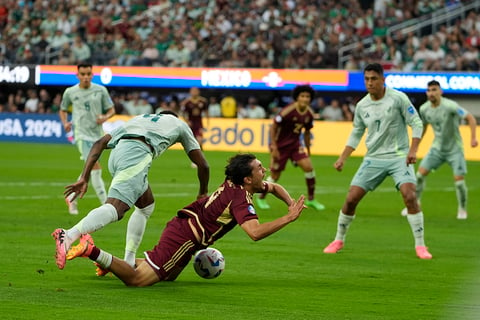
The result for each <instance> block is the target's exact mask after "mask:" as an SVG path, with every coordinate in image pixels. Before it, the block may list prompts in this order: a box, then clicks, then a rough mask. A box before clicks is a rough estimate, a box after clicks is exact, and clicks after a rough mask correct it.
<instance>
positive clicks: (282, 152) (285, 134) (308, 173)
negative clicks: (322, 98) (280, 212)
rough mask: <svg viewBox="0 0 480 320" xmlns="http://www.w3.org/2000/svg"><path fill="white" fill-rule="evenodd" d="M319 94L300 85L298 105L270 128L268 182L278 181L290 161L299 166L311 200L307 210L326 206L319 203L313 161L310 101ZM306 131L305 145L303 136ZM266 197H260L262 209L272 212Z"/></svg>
mask: <svg viewBox="0 0 480 320" xmlns="http://www.w3.org/2000/svg"><path fill="white" fill-rule="evenodd" d="M314 95H315V91H314V90H313V88H312V87H311V86H309V85H299V86H296V87H295V88H294V89H293V92H292V97H293V100H294V102H293V103H292V104H290V105H288V106H286V107H284V108H283V109H282V110H281V111H280V112H279V114H278V115H276V116H275V118H274V120H273V124H272V127H271V128H270V153H271V155H270V176H269V177H268V178H267V181H270V182H276V181H278V179H279V178H280V174H281V173H282V171H283V170H285V166H286V164H287V162H288V160H291V161H292V162H293V163H294V165H296V166H299V167H300V168H301V169H302V170H303V172H304V173H305V181H306V184H307V190H308V198H307V200H306V201H305V205H307V207H312V208H315V209H316V210H323V209H325V206H324V205H323V204H321V203H319V202H318V201H317V200H315V170H314V169H313V165H312V161H311V159H310V138H311V134H310V130H311V129H312V127H313V119H314V112H313V110H312V108H310V102H311V101H312V99H313V97H314ZM302 132H303V142H304V143H303V144H302V143H301V142H300V135H301V134H302ZM265 196H266V194H261V195H260V196H259V197H258V198H257V205H258V207H259V208H260V209H269V208H270V205H269V204H268V203H267V201H266V200H265Z"/></svg>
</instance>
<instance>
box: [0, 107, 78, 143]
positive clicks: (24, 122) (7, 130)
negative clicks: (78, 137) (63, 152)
mask: <svg viewBox="0 0 480 320" xmlns="http://www.w3.org/2000/svg"><path fill="white" fill-rule="evenodd" d="M0 141H18V142H48V143H69V141H68V138H67V136H66V134H65V131H64V129H63V126H62V122H61V121H60V119H59V118H58V115H56V114H55V115H54V114H49V115H46V114H34V113H27V114H16V113H0Z"/></svg>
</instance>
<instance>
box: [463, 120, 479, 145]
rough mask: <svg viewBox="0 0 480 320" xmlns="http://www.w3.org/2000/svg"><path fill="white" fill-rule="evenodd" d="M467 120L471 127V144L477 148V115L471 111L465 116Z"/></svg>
mask: <svg viewBox="0 0 480 320" xmlns="http://www.w3.org/2000/svg"><path fill="white" fill-rule="evenodd" d="M465 119H466V120H467V124H468V126H469V127H470V146H471V147H472V148H475V147H477V146H478V141H477V120H476V119H475V117H474V116H473V115H472V114H471V113H469V114H468V115H467V117H466V118H465Z"/></svg>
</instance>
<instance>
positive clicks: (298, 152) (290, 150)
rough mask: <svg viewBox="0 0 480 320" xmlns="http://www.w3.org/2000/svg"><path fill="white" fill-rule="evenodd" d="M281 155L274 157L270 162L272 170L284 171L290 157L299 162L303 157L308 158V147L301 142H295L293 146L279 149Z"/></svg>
mask: <svg viewBox="0 0 480 320" xmlns="http://www.w3.org/2000/svg"><path fill="white" fill-rule="evenodd" d="M278 153H279V154H280V157H279V158H278V159H273V158H272V161H271V164H270V171H277V172H280V171H283V170H285V166H286V165H287V161H288V159H290V160H292V161H295V162H298V161H300V160H302V159H305V158H308V153H307V149H306V148H305V147H303V146H302V145H300V144H294V145H292V146H286V147H283V148H281V149H278Z"/></svg>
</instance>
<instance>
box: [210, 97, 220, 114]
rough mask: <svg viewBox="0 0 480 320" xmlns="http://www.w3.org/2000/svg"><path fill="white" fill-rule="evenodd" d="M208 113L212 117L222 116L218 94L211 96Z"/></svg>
mask: <svg viewBox="0 0 480 320" xmlns="http://www.w3.org/2000/svg"><path fill="white" fill-rule="evenodd" d="M208 115H209V116H210V117H212V118H220V117H221V116H222V108H221V107H220V103H218V100H217V97H216V96H211V97H210V98H209V103H208Z"/></svg>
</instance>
